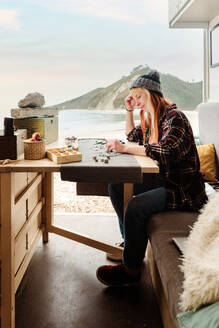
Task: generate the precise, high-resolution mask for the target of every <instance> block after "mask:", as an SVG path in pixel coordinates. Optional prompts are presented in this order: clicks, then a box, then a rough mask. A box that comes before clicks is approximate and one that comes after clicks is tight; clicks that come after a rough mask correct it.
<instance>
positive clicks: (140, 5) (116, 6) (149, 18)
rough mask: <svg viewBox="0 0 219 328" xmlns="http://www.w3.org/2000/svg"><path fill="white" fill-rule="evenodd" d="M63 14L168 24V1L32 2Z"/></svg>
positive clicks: (40, 0)
mask: <svg viewBox="0 0 219 328" xmlns="http://www.w3.org/2000/svg"><path fill="white" fill-rule="evenodd" d="M32 1H34V2H35V3H38V4H40V5H42V6H46V7H49V8H52V9H53V10H54V9H55V10H58V11H63V12H73V13H76V14H81V15H86V16H91V17H99V18H105V19H113V20H117V21H126V22H130V23H137V24H144V23H147V22H156V23H157V22H158V23H161V24H163V23H167V11H168V3H167V0H138V1H136V0H126V1H125V2H124V0H104V1H103V0H62V1H60V0H32Z"/></svg>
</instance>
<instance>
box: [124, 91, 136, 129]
mask: <svg viewBox="0 0 219 328" xmlns="http://www.w3.org/2000/svg"><path fill="white" fill-rule="evenodd" d="M134 106H135V100H134V98H133V97H132V96H131V95H128V97H126V98H125V108H126V121H125V133H126V135H128V134H129V133H130V132H131V131H132V130H133V129H134V128H135V122H134V116H133V113H134Z"/></svg>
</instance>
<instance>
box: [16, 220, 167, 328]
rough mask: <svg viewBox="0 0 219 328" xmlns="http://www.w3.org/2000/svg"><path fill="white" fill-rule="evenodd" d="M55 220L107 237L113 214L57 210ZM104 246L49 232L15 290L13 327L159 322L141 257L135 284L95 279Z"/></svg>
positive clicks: (112, 232)
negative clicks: (118, 285) (110, 283)
mask: <svg viewBox="0 0 219 328" xmlns="http://www.w3.org/2000/svg"><path fill="white" fill-rule="evenodd" d="M55 220H56V223H57V224H62V225H63V226H64V227H65V228H69V229H74V230H76V231H80V232H83V233H86V234H88V235H90V236H96V237H97V238H100V239H101V240H104V241H108V242H109V241H111V242H112V243H114V242H117V241H120V234H119V231H118V224H117V219H116V217H115V216H113V215H111V216H109V215H106V216H101V215H99V214H98V215H96V216H94V215H89V216H88V215H84V216H83V215H77V216H76V215H74V216H72V215H56V216H55ZM106 263H109V264H112V262H109V261H107V260H106V256H105V254H104V253H103V252H101V251H98V250H96V249H92V248H90V247H87V246H85V245H82V244H78V243H76V242H73V241H71V240H67V239H64V238H63V237H60V236H57V235H52V234H50V241H49V243H48V244H42V243H41V241H40V243H39V245H38V247H37V250H36V252H35V254H34V256H33V259H32V261H31V263H30V266H29V268H28V270H27V273H26V274H25V276H24V279H23V281H22V283H21V285H20V287H19V289H18V291H17V294H16V328H72V327H74V328H161V327H162V325H161V321H160V315H159V311H158V308H157V304H156V300H155V296H154V293H153V289H152V285H151V280H150V276H149V273H148V269H147V265H146V262H145V264H144V272H143V276H142V279H141V282H140V283H139V285H138V286H132V287H123V288H111V287H106V286H104V285H102V284H101V283H100V282H99V281H98V280H97V279H96V268H97V267H98V266H100V265H103V264H106Z"/></svg>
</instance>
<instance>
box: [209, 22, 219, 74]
mask: <svg viewBox="0 0 219 328" xmlns="http://www.w3.org/2000/svg"><path fill="white" fill-rule="evenodd" d="M216 29H218V32H219V23H217V24H216V25H215V26H214V27H212V29H211V30H210V67H211V68H214V67H217V66H219V58H218V61H217V62H215V63H213V57H212V56H213V51H212V47H213V46H214V45H213V42H212V41H213V40H212V32H214V30H216Z"/></svg>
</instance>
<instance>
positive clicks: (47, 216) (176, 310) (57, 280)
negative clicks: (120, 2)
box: [0, 0, 219, 328]
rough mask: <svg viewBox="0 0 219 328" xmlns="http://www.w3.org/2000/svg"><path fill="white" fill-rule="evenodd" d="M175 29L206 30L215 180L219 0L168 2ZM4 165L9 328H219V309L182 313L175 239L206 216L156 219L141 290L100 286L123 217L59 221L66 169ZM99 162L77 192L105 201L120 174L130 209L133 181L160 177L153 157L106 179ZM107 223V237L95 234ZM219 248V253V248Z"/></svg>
mask: <svg viewBox="0 0 219 328" xmlns="http://www.w3.org/2000/svg"><path fill="white" fill-rule="evenodd" d="M169 28H171V29H177V28H198V29H203V49H204V55H203V59H204V60H203V76H204V83H203V102H202V103H201V104H199V105H198V108H197V110H198V113H199V141H200V145H201V146H206V145H209V144H213V152H212V151H211V152H210V153H208V155H207V156H209V157H207V158H205V160H207V162H208V163H210V158H211V159H212V156H213V171H214V173H213V176H214V177H216V178H217V177H219V132H218V131H219V129H218V126H219V1H218V0H169ZM113 163H114V162H113ZM211 163H212V162H211ZM5 164H6V165H2V163H1V165H0V220H1V227H0V228H1V235H0V259H1V327H2V328H15V327H16V328H27V327H28V328H30V327H31V328H72V327H74V328H94V327H95V328H103V327H106V328H109V327H110V328H140V327H141V328H143V327H144V328H162V327H163V328H183V327H184V328H185V327H187V328H194V327H195V328H203V327H205V328H208V327H211V328H219V317H218V314H217V313H219V307H217V308H216V310H214V309H213V310H212V307H211V308H210V311H211V313H210V312H204V315H202V313H203V312H202V313H200V312H199V311H195V310H194V311H193V310H192V311H187V310H186V309H185V310H184V311H183V310H182V308H181V307H180V295H181V294H182V293H183V281H184V275H183V272H182V271H181V269H180V265H181V263H182V262H181V256H182V252H181V251H180V250H179V248H178V247H176V245H175V244H174V242H173V238H177V237H188V236H189V234H190V231H191V228H192V226H193V224H194V223H195V222H196V221H197V219H198V217H199V213H198V212H186V211H184V212H179V211H171V212H169V211H168V212H163V213H158V214H155V215H154V216H153V217H152V218H151V220H150V221H149V222H148V231H149V241H150V242H149V245H148V248H147V252H146V254H147V256H146V258H145V261H144V269H143V275H142V278H141V285H140V286H130V287H127V288H116V289H115V288H111V287H109V288H103V287H102V286H101V284H99V282H98V281H97V279H96V275H95V271H96V268H97V267H98V266H99V265H100V264H102V263H108V264H110V263H111V262H110V261H108V260H106V254H105V252H113V253H115V254H121V248H120V247H117V246H113V245H114V242H116V241H118V238H119V232H118V231H117V230H116V231H115V229H114V228H113V227H114V226H115V225H116V222H117V221H116V220H117V219H116V216H115V215H105V216H104V217H103V216H100V215H96V217H95V218H94V217H92V218H91V217H90V216H89V214H86V215H85V214H84V215H79V214H78V215H72V216H71V215H61V214H60V215H59V214H56V215H54V208H53V197H54V185H53V174H54V173H55V172H56V173H57V172H60V164H57V163H55V162H52V161H49V160H48V159H47V158H43V159H41V160H38V161H34V160H23V159H22V160H21V161H18V162H16V161H15V162H13V163H9V164H7V163H5ZM95 165H96V166H95ZM98 165H99V164H98V163H95V164H92V165H90V168H89V170H88V172H89V174H85V173H84V172H85V170H84V167H83V165H82V164H80V163H79V164H78V165H76V166H75V181H76V182H77V183H78V193H79V194H80V193H81V194H84V195H85V194H87V195H92V194H96V195H105V194H106V189H105V185H106V183H107V182H112V181H111V180H110V179H111V176H112V174H111V173H112V170H113V174H114V175H113V176H114V177H115V179H116V180H115V181H118V180H119V181H120V182H123V183H124V185H125V195H126V197H127V198H126V199H125V201H126V202H127V200H128V198H129V197H130V195H132V191H133V190H132V184H133V183H134V182H136V181H137V182H138V181H139V179H140V176H141V175H143V174H147V173H149V172H150V173H151V172H154V173H156V172H158V167H157V165H156V163H154V162H153V161H152V160H151V161H150V160H145V161H142V160H141V161H140V162H138V167H137V168H135V167H134V165H133V166H131V165H130V166H128V165H127V166H125V165H124V164H123V165H120V164H118V163H116V159H115V165H114V164H113V167H111V171H110V169H109V167H110V166H105V167H106V169H105V171H104V172H103V170H102V169H100V167H99V166H98ZM87 167H88V164H87V163H86V168H87ZM211 169H212V168H211ZM124 170H125V171H124ZM127 177H128V178H127ZM218 180H219V178H218ZM215 181H217V180H215ZM81 182H83V183H84V184H80V183H81ZM95 183H96V184H95ZM97 187H98V188H97ZM80 188H81V189H80ZM91 220H92V223H91ZM100 225H101V226H102V228H101V230H100V229H97V227H99V226H100ZM72 230H74V232H73V231H72ZM109 232H110V233H109ZM112 232H113V233H112ZM109 235H110V236H109ZM63 237H64V238H63ZM41 240H42V241H41ZM218 240H219V239H217V242H218ZM216 247H217V252H218V244H217V245H216ZM205 264H206V266H205V267H206V271H207V267H208V263H207V262H206V263H205ZM218 266H219V264H218ZM213 279H214V278H213ZM211 282H212V280H211ZM217 282H218V280H217ZM218 285H219V284H218ZM206 288H207V287H206ZM214 295H215V300H209V301H206V302H205V301H203V303H202V304H201V305H200V308H202V309H204V311H208V305H212V306H217V305H218V301H219V287H218V286H217V288H215V293H214ZM200 298H201V296H200ZM188 309H189V306H188ZM193 309H194V308H193ZM196 313H198V315H197V316H196V317H195V314H196ZM213 315H215V317H212V316H213ZM211 318H212V319H211ZM184 323H185V325H184ZM213 324H214V325H213Z"/></svg>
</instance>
